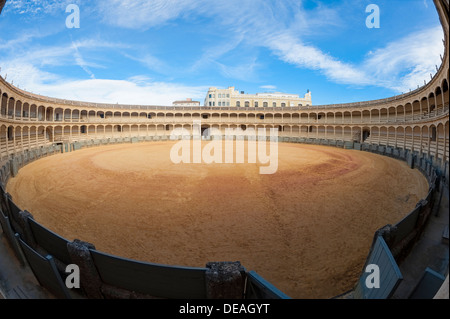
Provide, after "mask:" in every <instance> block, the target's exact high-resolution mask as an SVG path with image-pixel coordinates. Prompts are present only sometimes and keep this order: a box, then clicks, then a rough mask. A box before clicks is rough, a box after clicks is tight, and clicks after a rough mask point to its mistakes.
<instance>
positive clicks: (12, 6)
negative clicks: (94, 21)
mask: <svg viewBox="0 0 450 319" xmlns="http://www.w3.org/2000/svg"><path fill="white" fill-rule="evenodd" d="M80 2H81V1H80V0H58V1H53V0H8V1H6V5H5V13H8V12H12V13H16V14H22V15H38V14H53V13H55V12H58V11H61V10H65V8H66V7H67V5H69V4H80Z"/></svg>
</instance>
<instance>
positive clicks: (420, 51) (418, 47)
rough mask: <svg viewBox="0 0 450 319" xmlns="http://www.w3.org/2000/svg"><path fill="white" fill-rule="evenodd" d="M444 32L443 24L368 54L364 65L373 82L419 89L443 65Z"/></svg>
mask: <svg viewBox="0 0 450 319" xmlns="http://www.w3.org/2000/svg"><path fill="white" fill-rule="evenodd" d="M443 36H444V35H443V31H442V27H440V26H438V27H434V28H430V29H426V30H422V31H419V32H415V33H412V34H410V35H408V36H406V37H404V38H402V39H399V40H397V41H395V42H392V43H389V44H387V45H386V46H385V47H384V48H380V49H378V50H375V51H374V52H372V53H371V54H369V55H368V56H367V58H366V59H365V61H364V63H363V64H362V65H361V68H362V69H363V70H364V71H365V73H366V74H368V75H369V76H370V77H371V78H372V79H373V80H372V81H373V82H374V84H377V85H380V86H384V87H389V88H392V89H394V90H395V91H397V92H407V91H408V90H409V89H416V88H417V85H420V86H421V85H423V81H424V80H426V81H427V82H428V81H429V79H430V73H432V74H435V73H436V66H438V67H439V66H440V65H441V60H440V54H443V50H444V47H443V45H442V41H441V40H442V39H443ZM424 44H426V45H424Z"/></svg>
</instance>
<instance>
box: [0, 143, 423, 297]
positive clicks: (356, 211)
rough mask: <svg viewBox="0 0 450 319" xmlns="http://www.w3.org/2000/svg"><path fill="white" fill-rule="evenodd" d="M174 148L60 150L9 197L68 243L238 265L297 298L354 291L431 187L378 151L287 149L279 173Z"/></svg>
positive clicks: (151, 257) (146, 257)
mask: <svg viewBox="0 0 450 319" xmlns="http://www.w3.org/2000/svg"><path fill="white" fill-rule="evenodd" d="M173 145H174V142H153V143H144V144H127V145H114V146H103V147H99V148H91V149H86V150H83V151H79V152H73V153H65V154H59V155H54V156H51V157H48V158H45V159H41V160H39V161H36V162H33V163H31V164H29V165H27V166H26V167H24V168H22V170H21V171H20V173H19V174H18V175H17V176H16V177H15V178H13V179H12V180H10V182H9V183H8V187H7V191H8V192H9V193H10V194H11V195H12V197H13V198H14V199H17V200H16V204H18V206H19V207H21V208H23V209H26V210H28V211H30V212H33V215H34V217H35V219H36V220H38V221H39V222H41V223H42V224H43V225H45V226H46V227H48V228H49V229H51V230H53V231H55V232H57V233H58V234H60V235H61V236H63V237H65V238H67V239H69V240H73V239H75V238H81V239H83V240H86V241H88V242H92V243H95V245H96V248H97V249H99V250H101V251H104V252H108V253H111V254H114V255H118V256H123V257H127V258H131V259H136V260H142V261H148V262H156V263H160V264H172V265H184V266H192V267H202V266H203V265H205V264H206V263H207V262H208V261H218V260H219V261H220V260H230V261H234V260H239V261H241V263H242V264H243V265H245V266H246V267H249V268H250V269H253V270H255V271H257V272H258V273H259V274H261V275H262V276H263V277H264V278H266V279H267V280H269V281H270V282H271V283H273V284H274V285H275V286H277V287H278V288H280V289H281V290H282V291H283V292H285V293H286V294H288V295H289V296H291V297H293V298H331V297H333V296H336V295H338V294H340V293H342V292H344V291H348V290H349V289H351V288H352V285H353V283H354V282H355V281H356V280H357V278H358V275H359V272H360V270H361V268H362V266H363V265H364V262H365V258H366V256H367V252H368V250H369V248H370V244H371V236H372V235H373V233H374V232H375V231H376V230H377V229H378V228H380V227H382V226H384V225H385V224H389V223H392V224H393V223H395V222H396V221H397V220H400V219H401V218H403V217H404V216H405V215H406V214H407V213H408V212H409V211H410V210H412V209H413V208H414V206H415V205H416V203H417V202H418V201H419V200H420V199H421V198H423V197H425V196H426V195H427V191H428V183H427V180H426V179H425V177H424V176H423V175H422V174H421V173H420V172H419V171H418V170H411V169H410V168H409V167H408V166H407V165H406V164H405V163H403V162H401V161H397V160H394V159H391V158H387V157H383V156H379V155H376V154H372V153H361V152H358V151H349V150H342V149H334V148H329V147H325V146H316V145H308V146H306V145H301V144H287V143H283V144H280V145H279V146H278V155H279V159H280V160H279V163H278V170H277V172H276V173H275V174H273V175H260V174H259V168H258V166H259V165H260V164H248V163H244V164H225V165H223V164H205V163H203V164H192V163H191V164H183V163H181V164H174V163H172V162H171V160H170V158H169V153H170V149H171V148H172V147H173ZM369 172H370V174H369ZM349 203H352V205H349ZM344 229H345V231H343V230H344ZM155 247H158V249H155ZM327 283H328V284H327Z"/></svg>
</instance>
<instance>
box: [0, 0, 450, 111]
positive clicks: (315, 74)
mask: <svg viewBox="0 0 450 319" xmlns="http://www.w3.org/2000/svg"><path fill="white" fill-rule="evenodd" d="M372 3H373V4H376V5H378V7H379V8H380V28H378V29H375V28H372V29H369V28H367V27H366V18H367V16H368V15H369V13H366V7H367V6H368V5H369V4H372ZM69 4H77V5H78V6H79V8H80V28H78V29H77V28H72V29H69V28H67V27H66V18H67V17H68V16H69V14H70V13H66V7H67V5H69ZM442 39H443V32H442V28H441V26H440V23H439V18H438V15H437V12H436V9H435V7H434V4H433V2H432V0H380V1H378V0H367V1H366V0H332V1H325V0H308V1H307V0H304V1H302V0H214V1H212V0H98V1H97V0H90V1H87V0H61V1H49V0H40V1H38V0H8V1H7V3H6V6H5V8H4V10H3V13H2V15H1V16H0V66H1V68H2V69H1V71H0V73H1V74H2V76H3V77H5V75H6V74H7V80H8V81H9V82H11V81H12V82H13V83H14V85H16V86H19V87H20V88H22V89H26V90H28V91H31V92H34V93H38V94H43V95H48V96H52V97H59V98H67V99H77V100H83V101H91V102H104V103H123V104H145V105H171V104H172V102H173V101H175V100H180V99H185V98H193V99H194V100H198V101H200V102H201V103H202V104H203V100H204V98H205V95H206V91H207V90H208V88H209V87H211V86H215V87H219V88H226V87H228V86H235V87H236V88H237V89H238V90H240V91H245V92H246V93H258V92H285V93H291V94H299V95H301V96H302V95H303V94H305V93H306V90H308V89H309V90H311V92H312V99H313V104H315V105H319V104H320V105H323V104H334V103H345V102H356V101H364V100H371V99H379V98H384V97H389V96H393V95H396V94H400V93H402V92H408V91H409V90H410V89H415V88H417V85H423V83H424V80H426V81H429V79H430V73H432V74H435V73H436V67H435V66H436V65H438V66H439V65H440V63H441V59H440V55H441V54H442V55H443V52H444V47H443V43H442Z"/></svg>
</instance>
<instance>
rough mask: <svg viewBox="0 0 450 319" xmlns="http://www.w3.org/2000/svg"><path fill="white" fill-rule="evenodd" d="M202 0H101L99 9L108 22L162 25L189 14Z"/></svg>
mask: <svg viewBox="0 0 450 319" xmlns="http://www.w3.org/2000/svg"><path fill="white" fill-rule="evenodd" d="M201 2H202V0H183V1H179V0H152V1H147V0H110V1H100V2H99V4H98V5H99V9H100V12H101V13H102V14H103V21H104V22H106V23H107V24H112V25H116V26H120V27H123V28H131V29H148V28H151V27H155V26H160V25H162V24H164V23H166V22H168V21H170V20H172V19H175V18H178V17H180V16H182V15H185V14H187V13H188V12H189V11H190V10H192V9H194V8H196V7H198V6H199V5H201V4H200V3H201Z"/></svg>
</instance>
